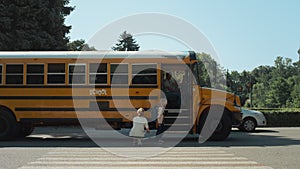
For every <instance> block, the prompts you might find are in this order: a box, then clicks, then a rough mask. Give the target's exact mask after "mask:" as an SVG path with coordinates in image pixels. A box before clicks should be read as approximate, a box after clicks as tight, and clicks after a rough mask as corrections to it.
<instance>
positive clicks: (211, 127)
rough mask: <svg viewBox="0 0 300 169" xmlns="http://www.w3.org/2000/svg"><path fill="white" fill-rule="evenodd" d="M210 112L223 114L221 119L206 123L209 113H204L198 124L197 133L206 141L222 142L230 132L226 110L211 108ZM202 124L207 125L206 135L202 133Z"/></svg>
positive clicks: (229, 122) (229, 119) (229, 120)
mask: <svg viewBox="0 0 300 169" xmlns="http://www.w3.org/2000/svg"><path fill="white" fill-rule="evenodd" d="M212 111H216V112H223V114H222V117H221V119H217V118H213V119H211V120H210V121H207V116H208V113H209V111H208V110H207V111H205V112H204V113H203V114H202V116H201V118H200V121H199V124H198V133H199V134H200V136H201V137H202V138H204V139H205V138H207V140H210V141H223V140H225V139H226V138H227V137H228V136H229V134H230V132H231V127H232V124H231V118H230V116H229V113H228V112H227V110H224V108H222V107H213V108H212ZM206 122H207V123H206ZM204 124H206V125H207V129H208V130H207V131H208V133H202V129H203V128H204ZM205 140H206V139H205Z"/></svg>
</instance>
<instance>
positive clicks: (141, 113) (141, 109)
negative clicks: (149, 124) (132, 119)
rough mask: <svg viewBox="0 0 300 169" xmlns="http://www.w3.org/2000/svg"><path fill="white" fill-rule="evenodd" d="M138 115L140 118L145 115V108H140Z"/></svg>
mask: <svg viewBox="0 0 300 169" xmlns="http://www.w3.org/2000/svg"><path fill="white" fill-rule="evenodd" d="M136 113H137V114H138V115H139V116H141V115H143V113H144V109H143V108H139V109H138V110H137V111H136Z"/></svg>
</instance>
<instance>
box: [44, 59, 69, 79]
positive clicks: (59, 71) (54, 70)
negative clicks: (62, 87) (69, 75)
mask: <svg viewBox="0 0 300 169" xmlns="http://www.w3.org/2000/svg"><path fill="white" fill-rule="evenodd" d="M65 76H66V70H65V64H64V63H49V64H48V77H47V83H48V84H65V83H66V82H65Z"/></svg>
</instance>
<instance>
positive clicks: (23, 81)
mask: <svg viewBox="0 0 300 169" xmlns="http://www.w3.org/2000/svg"><path fill="white" fill-rule="evenodd" d="M8 65H22V67H23V69H22V74H21V73H19V74H14V73H7V66H8ZM24 65H25V64H24V63H7V64H5V70H6V71H5V85H10V86H12V85H13V86H14V85H17V86H22V85H24V83H25V80H24V73H25V71H24V69H25V66H24ZM7 75H22V83H21V84H8V83H7Z"/></svg>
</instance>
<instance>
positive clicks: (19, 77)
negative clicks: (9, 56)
mask: <svg viewBox="0 0 300 169" xmlns="http://www.w3.org/2000/svg"><path fill="white" fill-rule="evenodd" d="M6 84H23V64H7V65H6Z"/></svg>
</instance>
